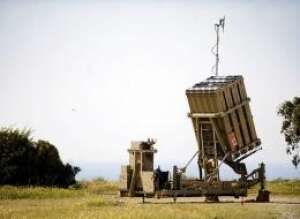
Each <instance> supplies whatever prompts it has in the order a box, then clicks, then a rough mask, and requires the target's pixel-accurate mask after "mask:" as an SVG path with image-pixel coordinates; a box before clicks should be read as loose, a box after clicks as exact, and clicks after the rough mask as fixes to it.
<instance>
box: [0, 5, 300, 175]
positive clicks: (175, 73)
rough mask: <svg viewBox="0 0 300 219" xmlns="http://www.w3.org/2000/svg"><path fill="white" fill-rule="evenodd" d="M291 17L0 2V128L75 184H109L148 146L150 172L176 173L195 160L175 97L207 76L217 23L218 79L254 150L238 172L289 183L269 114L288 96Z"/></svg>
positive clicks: (219, 8) (231, 10) (182, 100)
mask: <svg viewBox="0 0 300 219" xmlns="http://www.w3.org/2000/svg"><path fill="white" fill-rule="evenodd" d="M299 10H300V3H298V2H297V1H150V0H149V1H146V0H145V1H67V0H65V1H55V0H54V1H30V0H28V1H3V0H1V1H0V100H1V107H0V125H1V126H2V127H5V126H9V127H14V128H21V129H22V128H30V129H32V130H33V133H32V136H33V138H34V139H35V140H38V139H45V140H48V141H50V142H51V143H53V144H54V145H56V147H57V148H58V150H59V152H60V155H61V158H62V160H63V161H64V162H70V163H71V164H74V165H79V166H81V167H82V172H81V177H88V176H90V177H95V176H97V175H98V176H100V175H101V176H103V175H104V177H112V178H116V177H117V175H118V171H119V165H120V164H126V163H127V162H128V154H127V148H128V147H129V144H130V141H131V140H144V139H147V138H148V137H151V138H155V139H157V149H158V154H156V158H155V162H156V165H157V164H162V166H163V167H164V168H169V166H170V165H173V164H181V165H183V164H184V163H185V162H186V161H187V160H189V158H190V157H191V156H192V155H193V154H194V153H195V151H196V150H197V145H196V140H195V136H194V133H193V129H192V124H191V121H190V120H189V118H188V117H187V113H188V111H189V108H188V103H187V99H186V96H185V89H187V88H189V87H191V86H192V85H193V84H195V83H197V82H199V81H202V80H204V79H206V78H207V77H209V76H211V75H212V74H213V73H212V72H211V68H212V66H213V65H214V62H215V58H214V56H213V55H212V54H211V51H210V50H211V47H212V46H213V45H214V44H215V41H216V35H215V32H214V24H215V23H217V22H218V20H219V18H221V17H223V16H224V15H225V16H226V23H225V31H224V33H221V42H220V67H219V68H220V75H236V74H238V75H243V77H244V80H245V84H246V89H247V92H248V95H249V97H250V98H251V105H250V106H251V109H252V113H253V116H254V120H255V124H256V130H257V133H258V136H259V137H260V138H261V140H262V147H263V150H262V151H260V152H258V153H256V154H255V155H253V156H251V157H250V158H248V159H247V161H246V162H247V165H249V166H250V167H253V168H254V167H256V166H257V164H258V163H259V162H261V161H264V162H265V163H266V165H267V171H268V172H269V174H271V175H272V176H273V175H274V177H280V176H283V177H300V170H299V169H298V170H296V169H294V168H293V166H292V164H291V162H290V159H289V157H288V156H287V155H286V153H285V142H284V138H283V136H282V134H280V127H281V118H280V117H278V115H277V114H276V111H277V110H278V107H279V105H280V103H282V102H283V101H284V100H288V99H291V98H292V97H294V96H297V95H298V96H299V94H300V86H299V81H300V74H299V70H298V61H299V58H300V56H299V51H300V41H299V39H300V31H299V29H298V28H297V27H298V24H299V20H300V14H299V13H298V12H299ZM268 166H269V168H268ZM279 167H280V168H279ZM193 170H194V169H193ZM192 172H193V171H192ZM275 173H276V174H275ZM267 174H268V173H267Z"/></svg>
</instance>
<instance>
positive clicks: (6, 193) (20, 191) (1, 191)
mask: <svg viewBox="0 0 300 219" xmlns="http://www.w3.org/2000/svg"><path fill="white" fill-rule="evenodd" d="M82 195H84V191H83V190H76V189H61V188H51V187H16V186H2V187H0V200H3V199H47V198H52V199H60V198H71V197H79V196H82Z"/></svg>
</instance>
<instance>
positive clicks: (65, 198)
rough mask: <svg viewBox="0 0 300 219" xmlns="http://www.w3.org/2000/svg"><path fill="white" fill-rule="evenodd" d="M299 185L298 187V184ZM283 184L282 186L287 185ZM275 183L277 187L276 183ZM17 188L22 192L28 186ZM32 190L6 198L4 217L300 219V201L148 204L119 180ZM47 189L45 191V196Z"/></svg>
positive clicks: (0, 213) (0, 211)
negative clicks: (126, 194)
mask: <svg viewBox="0 0 300 219" xmlns="http://www.w3.org/2000/svg"><path fill="white" fill-rule="evenodd" d="M297 183H299V181H298V182H297ZM297 183H296V184H297ZM296 184H294V188H295V186H296V187H297V186H298V184H297V185H296ZM279 185H280V188H282V186H283V185H282V184H279ZM272 186H273V188H275V187H276V185H275V184H273V185H272ZM283 187H284V186H283ZM287 187H288V188H289V186H287ZM284 188H286V187H284ZM6 189H7V187H6V188H1V189H0V193H5V191H6ZM10 189H12V188H10ZM14 189H15V191H18V190H19V192H21V193H22V192H24V191H23V190H24V189H26V188H14ZM27 189H28V188H27ZM35 190H36V191H35ZM31 191H32V194H35V192H36V193H38V194H39V196H37V197H38V198H36V195H32V197H30V196H26V197H25V196H20V198H15V197H16V196H12V197H14V198H2V200H0V218H30V219H31V218H32V219H35V218H111V219H114V218H122V219H129V218H132V219H152V218H153V219H154V218H163V219H171V218H172V219H173V218H175V219H186V218H212V219H217V218H219V219H220V218H223V219H227V218H228V219H229V218H230V219H231V218H232V219H237V218H243V219H247V218H249V219H250V218H251V219H253V218H255V219H259V218H267V219H268V218H295V219H296V218H300V205H299V204H282V203H265V204H258V203H245V204H243V205H242V204H241V203H240V202H228V200H229V199H227V202H226V203H220V204H206V203H203V202H201V200H202V199H199V198H179V199H178V202H177V203H173V202H172V199H161V200H157V199H146V201H147V203H146V204H142V200H141V198H134V199H130V198H119V197H118V192H117V183H114V182H100V181H96V182H95V181H93V182H85V183H83V185H82V188H81V189H79V190H75V189H71V190H67V191H64V190H57V189H45V188H31ZM37 191H39V192H37ZM284 191H286V190H285V189H284ZM10 192H11V191H10ZM43 192H44V193H45V194H43V195H41V193H43ZM59 192H62V193H65V194H66V192H69V193H68V195H61V196H58V195H57V194H56V195H53V194H52V193H59ZM278 192H279V191H278ZM1 197H5V196H4V195H2V196H1ZM6 197H8V196H6ZM276 197H277V198H276V200H275V201H277V202H280V201H284V202H300V196H299V195H287V194H285V196H284V197H283V198H281V197H280V196H279V194H278V195H277V196H276ZM230 200H234V199H230ZM151 202H152V203H151Z"/></svg>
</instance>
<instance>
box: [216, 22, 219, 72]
mask: <svg viewBox="0 0 300 219" xmlns="http://www.w3.org/2000/svg"><path fill="white" fill-rule="evenodd" d="M216 32H217V53H216V76H218V74H219V25H218V24H216Z"/></svg>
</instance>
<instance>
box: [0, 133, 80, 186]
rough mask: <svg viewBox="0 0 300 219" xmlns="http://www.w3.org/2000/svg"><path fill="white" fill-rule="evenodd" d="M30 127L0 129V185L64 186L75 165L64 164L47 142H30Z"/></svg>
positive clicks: (74, 171) (74, 174)
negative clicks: (28, 128)
mask: <svg viewBox="0 0 300 219" xmlns="http://www.w3.org/2000/svg"><path fill="white" fill-rule="evenodd" d="M30 134H31V131H30V130H25V129H24V130H19V129H11V128H2V129H1V130H0V184H2V185H4V184H10V185H43V186H59V187H68V186H69V185H71V184H73V183H75V182H76V181H75V176H76V174H77V173H78V172H79V171H80V168H79V167H73V166H71V165H70V164H68V163H67V164H66V165H64V164H63V163H62V161H61V159H60V157H59V153H58V151H57V149H56V147H55V146H54V145H52V144H51V143H49V142H47V141H44V140H39V141H38V142H34V141H33V140H32V138H31V137H30Z"/></svg>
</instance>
